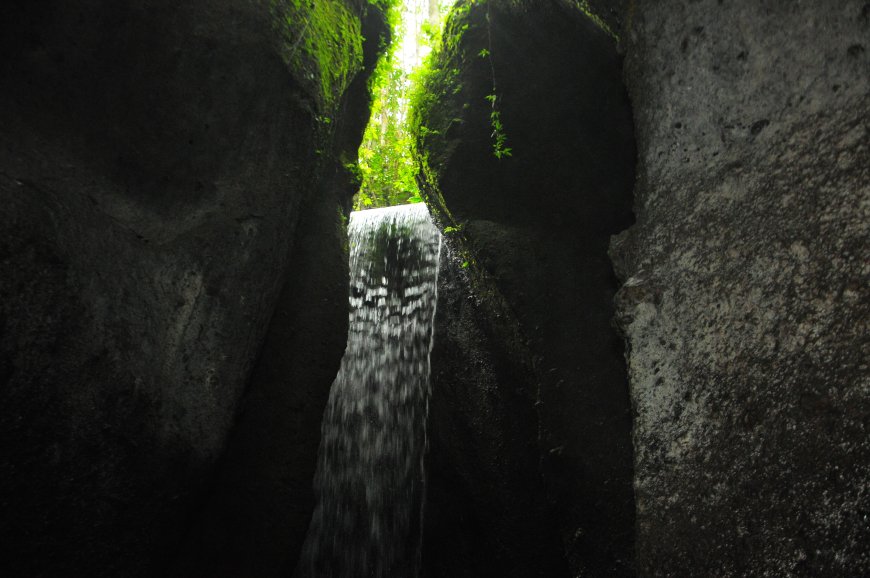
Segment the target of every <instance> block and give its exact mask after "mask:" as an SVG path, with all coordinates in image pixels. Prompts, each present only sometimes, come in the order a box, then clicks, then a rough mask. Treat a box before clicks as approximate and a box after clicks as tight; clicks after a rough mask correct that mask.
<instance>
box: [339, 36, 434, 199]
mask: <svg viewBox="0 0 870 578" xmlns="http://www.w3.org/2000/svg"><path fill="white" fill-rule="evenodd" d="M401 32H402V29H401V25H399V26H396V27H395V28H394V32H393V43H392V45H391V48H390V50H389V52H388V53H387V54H386V55H385V56H384V57H382V58H381V60H380V62H379V63H378V65H377V68H376V69H375V72H374V74H373V75H372V77H371V80H370V81H369V90H370V91H371V94H372V97H373V103H372V111H371V118H370V120H369V124H368V126H366V130H365V134H364V135H363V142H362V144H361V146H360V148H359V168H360V173H361V175H362V183H361V186H360V190H359V193H358V194H357V198H356V200H355V202H354V208H355V209H356V210H360V209H364V208H370V207H386V206H390V205H400V204H404V203H407V202H419V201H413V200H412V199H416V198H419V196H420V194H419V190H418V189H417V181H416V178H415V177H416V169H415V167H414V161H413V158H412V156H411V141H410V136H409V135H408V132H407V130H406V128H405V118H406V116H407V114H406V108H407V104H406V102H407V99H406V98H405V96H404V93H405V92H406V90H407V86H408V75H407V74H406V73H404V72H403V71H402V70H401V69H400V68H399V67H398V66H397V65H396V55H395V47H396V46H397V44H398V42H399V40H400V38H401Z"/></svg>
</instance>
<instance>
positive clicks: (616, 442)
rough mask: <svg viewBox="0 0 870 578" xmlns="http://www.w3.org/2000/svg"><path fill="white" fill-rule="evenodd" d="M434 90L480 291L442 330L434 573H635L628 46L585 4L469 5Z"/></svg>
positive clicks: (428, 103)
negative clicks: (623, 335)
mask: <svg viewBox="0 0 870 578" xmlns="http://www.w3.org/2000/svg"><path fill="white" fill-rule="evenodd" d="M493 87H494V88H493ZM424 90H425V92H424V93H423V94H422V95H420V96H418V98H417V107H418V108H417V112H416V114H417V117H416V123H417V128H416V131H417V137H418V142H419V150H418V155H419V159H420V161H421V164H422V166H423V174H424V177H425V178H424V181H423V183H422V186H423V191H424V194H425V195H426V197H427V200H428V202H429V203H430V206H431V207H432V208H433V211H434V212H435V213H436V215H437V216H438V218H439V219H440V220H441V223H442V226H444V227H445V230H446V231H448V232H447V239H448V242H449V243H450V244H451V246H452V247H453V249H454V252H455V254H456V255H457V263H456V264H455V265H454V267H456V268H458V269H459V273H457V274H458V275H459V276H460V277H465V278H466V279H467V283H468V293H467V295H466V301H464V302H463V301H462V300H459V301H458V303H457V302H456V301H457V300H456V299H454V301H453V302H451V304H447V305H445V307H443V308H440V306H439V320H438V323H437V324H436V332H435V344H436V345H435V350H434V351H433V357H432V364H433V401H432V413H431V418H430V437H431V440H432V442H431V444H432V452H431V460H430V461H431V464H432V468H431V469H430V472H431V476H432V480H433V481H432V482H431V483H430V490H429V492H430V496H432V499H431V503H430V504H429V506H428V507H427V514H426V515H427V520H428V522H427V527H426V533H425V534H424V536H425V538H424V540H425V548H424V566H425V567H427V570H429V571H430V572H431V574H430V575H432V576H449V575H457V576H548V577H549V576H576V575H630V574H631V572H632V564H633V559H632V558H633V533H634V503H633V495H632V488H631V482H632V472H631V464H632V450H631V439H630V427H631V415H630V407H629V401H628V388H627V380H626V374H625V369H624V361H623V352H622V347H621V340H620V338H619V335H618V334H617V333H616V331H615V330H614V329H613V327H612V325H611V318H612V315H613V306H612V299H613V295H614V294H615V291H616V288H617V283H616V279H615V277H614V275H613V273H612V270H611V264H610V261H609V258H608V256H607V246H608V242H609V239H610V236H611V235H612V234H615V233H618V232H619V231H621V230H622V229H624V228H625V227H627V226H628V225H630V224H631V222H632V221H631V209H630V207H631V189H632V185H633V176H634V172H633V171H634V162H635V157H634V154H635V153H634V145H633V134H632V118H631V110H630V107H629V104H628V99H627V95H626V93H625V89H624V87H623V84H622V80H621V64H620V59H619V57H618V56H617V53H616V41H615V39H614V38H613V37H612V36H611V35H610V34H608V33H607V32H605V31H604V30H602V29H601V28H600V27H599V26H598V25H597V24H596V23H595V22H593V20H591V19H590V18H589V17H588V16H587V15H586V14H585V13H584V12H583V11H582V10H581V9H580V8H579V7H578V5H577V4H576V3H573V2H559V1H543V0H542V1H524V2H499V1H490V2H475V3H460V4H459V9H458V11H457V15H456V16H455V17H454V18H453V19H452V21H451V22H450V24H449V25H448V29H447V31H446V35H445V39H444V44H443V47H442V49H441V52H440V53H439V57H438V60H437V62H436V64H435V68H434V70H433V72H432V73H431V74H430V75H429V76H428V78H427V80H426V84H425V85H424ZM493 95H494V96H495V99H496V103H497V107H498V110H499V115H500V120H501V122H502V124H503V132H504V135H505V136H506V145H505V146H506V147H508V148H510V149H511V151H510V152H511V155H510V156H502V158H497V157H496V155H495V154H494V152H495V150H494V148H493V144H494V143H493V137H492V133H493V132H494V131H493V126H492V116H491V115H492V111H493V107H492V104H491V100H492V99H491V98H489V99H488V98H487V97H491V96H493ZM447 227H450V229H447ZM463 264H464V265H463ZM443 294H446V295H449V294H450V293H448V292H445V293H443ZM475 335H483V336H484V337H485V338H486V340H485V343H486V345H485V346H480V345H477V344H475V343H473V341H474V340H475V339H476V338H475V337H474V336H475ZM481 349H482V350H481ZM451 352H453V353H451ZM457 352H463V353H462V355H464V356H465V357H463V358H466V357H467V360H468V362H467V363H457V362H456V361H455V360H454V359H452V357H453V356H455V355H457ZM475 352H476V353H475ZM476 360H477V361H476ZM463 372H467V373H463ZM477 373H480V379H471V378H469V375H477ZM468 407H477V408H478V409H479V411H477V412H470V411H469V410H468V409H467V408H468ZM457 431H463V432H464V435H457V434H456V433H455V432H457ZM447 480H450V481H449V483H448V482H447ZM480 480H486V481H485V482H482V483H484V484H485V486H484V487H485V488H497V489H493V490H492V492H491V493H489V494H485V493H482V490H483V488H481V487H477V486H476V484H478V483H481V482H480ZM484 491H485V490H484ZM518 496H524V497H522V498H520V497H518ZM451 500H453V502H451ZM524 524H525V527H526V530H525V531H524V530H523V527H524ZM459 535H464V536H471V537H474V539H475V540H477V542H476V543H479V544H480V545H481V547H480V549H479V551H477V552H475V551H473V549H472V551H467V550H463V546H462V543H461V542H462V540H461V539H451V538H450V536H459ZM532 535H533V537H532ZM460 552H461V553H463V557H462V560H464V561H465V562H463V563H458V562H455V563H453V562H452V561H453V560H454V556H456V557H458V553H460ZM427 560H428V562H427ZM430 564H431V565H432V566H430ZM469 564H476V565H475V566H469ZM463 566H468V567H474V568H477V570H476V572H477V573H475V571H468V570H463ZM463 572H465V573H463Z"/></svg>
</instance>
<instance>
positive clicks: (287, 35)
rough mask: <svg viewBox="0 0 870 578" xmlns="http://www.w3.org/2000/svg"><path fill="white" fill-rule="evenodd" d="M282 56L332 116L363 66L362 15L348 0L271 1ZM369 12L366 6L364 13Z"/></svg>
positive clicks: (323, 112)
mask: <svg viewBox="0 0 870 578" xmlns="http://www.w3.org/2000/svg"><path fill="white" fill-rule="evenodd" d="M271 2H272V19H273V23H274V24H275V26H276V28H277V29H278V30H279V32H280V33H281V37H282V38H283V43H282V46H281V47H280V48H281V56H282V58H283V59H284V62H285V64H287V65H288V66H289V67H290V68H291V69H292V70H293V71H294V72H295V73H296V76H297V79H298V80H299V82H300V83H301V84H302V85H303V86H305V87H306V88H307V89H308V90H309V91H310V92H311V94H312V95H313V96H314V97H315V99H316V100H317V104H318V108H319V110H320V112H321V114H323V115H327V116H324V117H322V118H328V115H331V114H332V113H333V112H334V108H335V105H336V103H337V102H338V100H339V99H340V97H341V95H342V94H344V91H345V90H346V89H347V87H348V85H350V82H351V81H352V80H353V77H354V76H355V75H356V74H357V73H358V72H359V70H360V69H361V68H362V43H363V38H362V35H361V33H360V18H359V16H360V14H359V13H355V12H353V11H352V10H351V9H350V8H349V7H348V4H349V3H348V2H345V1H344V0H271ZM363 9H365V6H364V5H360V6H359V10H363Z"/></svg>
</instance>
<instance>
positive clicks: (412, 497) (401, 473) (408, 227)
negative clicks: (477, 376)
mask: <svg viewBox="0 0 870 578" xmlns="http://www.w3.org/2000/svg"><path fill="white" fill-rule="evenodd" d="M349 234H350V275H351V283H350V330H349V333H348V340H347V349H346V350H345V353H344V358H343V359H342V362H341V369H340V370H339V373H338V376H337V377H336V379H335V382H334V383H333V385H332V390H331V392H330V398H329V402H328V405H327V408H326V412H325V413H324V416H323V424H322V433H321V436H322V437H321V446H320V454H319V457H318V464H317V473H316V475H315V479H314V488H315V493H316V496H317V506H316V509H315V511H314V515H313V518H312V521H311V525H310V527H309V530H308V535H307V537H306V540H305V545H304V547H303V551H302V557H301V559H300V562H299V565H298V567H297V572H296V575H297V577H298V578H315V577H316V578H363V577H365V578H370V577H373V578H374V577H376V578H381V577H383V578H411V577H414V576H417V575H418V574H419V564H420V538H421V525H422V516H423V512H422V504H423V494H424V484H425V477H424V470H423V457H424V453H425V448H426V417H427V414H428V403H429V356H430V351H431V347H432V320H433V317H434V314H435V306H436V299H437V291H436V286H437V278H438V260H439V254H440V250H441V236H440V234H439V233H438V230H437V229H436V228H435V226H434V225H433V224H432V220H431V218H430V216H429V213H428V211H427V210H426V206H425V205H423V204H416V205H403V206H398V207H388V208H384V209H372V210H368V211H358V212H355V213H352V214H351V218H350V225H349Z"/></svg>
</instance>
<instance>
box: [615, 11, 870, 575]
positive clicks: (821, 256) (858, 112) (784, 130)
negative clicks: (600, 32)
mask: <svg viewBox="0 0 870 578" xmlns="http://www.w3.org/2000/svg"><path fill="white" fill-rule="evenodd" d="M624 38H625V40H626V50H627V54H628V56H627V60H626V77H627V79H628V84H629V89H630V93H631V97H632V101H633V104H634V111H635V119H636V127H637V131H638V149H639V151H638V152H639V181H638V187H637V189H636V195H637V203H636V212H637V219H638V221H637V225H635V226H634V227H632V228H631V229H630V230H629V231H628V233H627V234H625V235H621V236H620V237H618V238H617V239H616V240H615V242H614V244H613V247H612V251H613V254H614V258H615V261H616V263H617V266H618V269H619V272H620V275H621V277H622V278H623V279H624V280H625V284H624V286H623V288H622V289H621V290H620V294H619V300H618V303H619V306H618V316H619V322H620V325H621V327H622V328H623V330H624V331H625V333H626V336H627V342H628V345H629V351H630V355H629V357H628V361H629V372H630V379H631V397H632V403H633V406H634V408H635V411H636V417H635V422H634V446H635V451H636V454H635V491H636V498H637V507H638V526H637V528H638V535H637V552H638V570H639V572H640V573H641V574H643V575H653V576H658V575H661V576H687V575H710V574H716V575H722V576H746V575H771V576H774V575H775V576H784V575H799V576H822V575H824V576H863V575H867V574H870V557H868V551H867V544H868V543H870V525H868V521H867V516H868V512H870V494H868V491H867V484H868V480H870V469H868V468H870V442H868V440H870V436H868V427H870V422H868V416H870V389H868V388H870V373H868V369H867V359H868V354H870V342H868V335H870V331H868V329H870V328H868V319H870V295H868V269H867V263H868V247H870V238H868V228H870V225H868V223H870V213H868V211H870V208H868V198H870V189H868V182H870V178H868V177H870V169H868V167H870V147H868V142H870V141H868V126H867V122H868V118H870V99H868V93H870V74H868V72H870V61H868V54H867V49H868V45H867V44H868V38H870V8H868V4H867V3H866V2H862V1H854V0H853V1H845V2H836V3H822V2H767V3H758V2H751V1H736V2H716V1H713V0H709V1H702V2H689V1H677V0H673V1H667V2H652V1H639V2H635V3H634V8H633V10H632V12H631V15H630V16H629V20H628V23H627V28H626V31H625V34H624Z"/></svg>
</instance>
